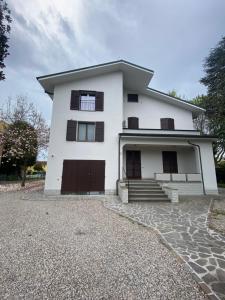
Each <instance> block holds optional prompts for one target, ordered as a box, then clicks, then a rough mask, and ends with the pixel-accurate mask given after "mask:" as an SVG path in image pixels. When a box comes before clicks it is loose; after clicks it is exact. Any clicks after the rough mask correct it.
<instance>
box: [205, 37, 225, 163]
mask: <svg viewBox="0 0 225 300" xmlns="http://www.w3.org/2000/svg"><path fill="white" fill-rule="evenodd" d="M204 71H205V76H204V77H203V78H202V79H201V80H200V82H201V83H203V84H204V85H205V86H206V87H207V97H206V99H205V101H204V105H205V109H206V117H207V118H208V120H209V122H208V128H209V132H210V133H211V134H214V135H216V136H217V137H218V141H217V143H216V144H215V158H216V161H217V162H219V161H220V160H221V159H222V158H223V157H224V154H225V37H223V38H222V39H221V41H220V42H219V43H218V44H217V46H216V47H215V48H214V49H212V50H211V51H210V53H209V56H208V57H207V58H206V59H205V63H204Z"/></svg>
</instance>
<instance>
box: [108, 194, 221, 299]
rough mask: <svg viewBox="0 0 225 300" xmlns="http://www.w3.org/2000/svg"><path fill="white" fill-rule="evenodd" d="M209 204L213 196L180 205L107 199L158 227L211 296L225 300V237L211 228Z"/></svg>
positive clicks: (134, 217)
mask: <svg viewBox="0 0 225 300" xmlns="http://www.w3.org/2000/svg"><path fill="white" fill-rule="evenodd" d="M209 205H210V199H209V198H207V199H206V198H201V197H196V198H195V199H194V200H193V199H192V200H191V199H190V198H186V199H185V200H184V199H183V200H182V201H181V202H180V203H178V204H171V203H157V202H151V203H149V202H148V203H144V202H139V203H129V204H122V203H121V202H120V201H119V200H117V199H115V198H114V199H111V200H110V201H106V202H105V206H106V207H107V208H110V209H113V210H115V211H117V212H119V213H120V214H122V215H125V216H128V217H129V218H131V219H132V220H135V221H137V222H139V223H141V224H144V225H145V226H148V227H151V228H154V229H156V230H157V231H158V232H159V233H160V234H161V236H162V238H163V240H164V241H165V243H166V244H167V245H169V246H170V247H171V248H172V249H173V250H175V251H176V253H177V254H179V255H180V256H181V257H182V259H183V260H185V261H186V262H187V267H188V268H190V270H191V271H192V272H193V275H194V277H195V279H196V280H197V281H198V282H199V283H200V285H201V286H202V288H203V289H204V290H205V291H206V293H207V294H209V295H211V296H210V299H225V236H222V235H220V234H218V233H216V232H215V231H213V230H209V229H208V226H207V215H208V209H209ZM215 295H216V296H215Z"/></svg>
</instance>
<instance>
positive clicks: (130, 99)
mask: <svg viewBox="0 0 225 300" xmlns="http://www.w3.org/2000/svg"><path fill="white" fill-rule="evenodd" d="M127 101H128V102H138V94H127Z"/></svg>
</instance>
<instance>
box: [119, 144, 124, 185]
mask: <svg viewBox="0 0 225 300" xmlns="http://www.w3.org/2000/svg"><path fill="white" fill-rule="evenodd" d="M123 146H124V144H123V142H122V141H121V144H120V153H119V155H120V178H119V179H120V180H122V179H123Z"/></svg>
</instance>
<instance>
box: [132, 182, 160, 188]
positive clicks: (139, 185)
mask: <svg viewBox="0 0 225 300" xmlns="http://www.w3.org/2000/svg"><path fill="white" fill-rule="evenodd" d="M127 186H128V183H127ZM147 186H150V187H160V185H159V184H156V183H148V184H146V183H139V184H136V183H129V187H147Z"/></svg>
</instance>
